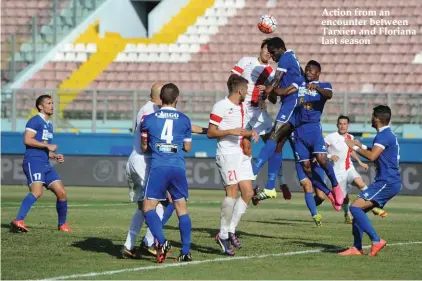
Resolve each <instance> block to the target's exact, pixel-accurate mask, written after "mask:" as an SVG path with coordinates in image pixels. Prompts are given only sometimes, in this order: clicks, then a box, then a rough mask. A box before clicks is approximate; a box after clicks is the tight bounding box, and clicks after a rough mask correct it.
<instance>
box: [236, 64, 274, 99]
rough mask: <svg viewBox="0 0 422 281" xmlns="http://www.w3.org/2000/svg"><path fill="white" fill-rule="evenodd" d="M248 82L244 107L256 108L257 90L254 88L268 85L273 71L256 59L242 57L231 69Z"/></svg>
mask: <svg viewBox="0 0 422 281" xmlns="http://www.w3.org/2000/svg"><path fill="white" fill-rule="evenodd" d="M232 72H233V73H235V74H238V75H240V76H242V77H243V78H245V79H246V80H248V81H249V83H248V95H247V96H246V99H245V105H246V106H258V100H259V90H258V88H257V87H256V86H258V85H264V84H266V83H270V82H271V81H272V80H273V79H274V75H275V70H274V69H273V68H272V67H271V65H269V64H261V63H260V62H259V60H258V58H254V57H244V58H242V59H241V60H240V61H239V62H238V63H237V64H236V65H235V66H234V67H233V69H232Z"/></svg>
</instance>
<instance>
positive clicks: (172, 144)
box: [141, 107, 192, 169]
mask: <svg viewBox="0 0 422 281" xmlns="http://www.w3.org/2000/svg"><path fill="white" fill-rule="evenodd" d="M141 132H142V134H143V137H145V134H147V137H148V144H149V147H150V148H151V150H152V160H151V169H152V168H154V167H163V166H169V167H179V168H182V169H185V159H184V156H183V153H184V152H183V143H184V142H185V141H191V140H192V139H191V134H192V127H191V123H190V119H189V117H187V116H186V115H185V114H183V113H182V112H180V111H177V110H176V109H175V108H172V107H162V108H161V110H159V111H157V112H155V113H153V114H150V115H148V116H147V117H145V119H144V121H142V126H141Z"/></svg>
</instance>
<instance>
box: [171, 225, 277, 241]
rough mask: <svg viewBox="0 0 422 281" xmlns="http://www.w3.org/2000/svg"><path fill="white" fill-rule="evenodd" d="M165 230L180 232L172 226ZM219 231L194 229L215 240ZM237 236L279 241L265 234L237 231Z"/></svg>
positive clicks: (193, 229)
mask: <svg viewBox="0 0 422 281" xmlns="http://www.w3.org/2000/svg"><path fill="white" fill-rule="evenodd" d="M164 229H171V230H179V228H178V227H175V226H171V225H166V226H164ZM219 231H220V230H219V229H216V228H205V227H196V228H195V227H192V232H200V233H207V234H208V235H209V237H211V238H214V237H215V236H216V235H217V233H218V232H219ZM236 235H237V236H238V237H247V236H250V237H258V238H268V239H277V238H279V237H274V236H269V235H264V234H254V233H248V232H243V231H238V230H236Z"/></svg>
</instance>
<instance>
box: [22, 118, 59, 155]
mask: <svg viewBox="0 0 422 281" xmlns="http://www.w3.org/2000/svg"><path fill="white" fill-rule="evenodd" d="M30 125H31V124H30V123H28V125H27V127H26V129H25V133H24V135H23V143H24V144H25V145H27V146H30V147H35V148H47V149H48V150H49V151H53V152H54V151H56V150H57V148H58V147H57V145H55V144H48V143H43V142H40V141H37V140H36V139H35V136H36V135H37V131H36V130H35V129H33V128H31V127H29V126H30Z"/></svg>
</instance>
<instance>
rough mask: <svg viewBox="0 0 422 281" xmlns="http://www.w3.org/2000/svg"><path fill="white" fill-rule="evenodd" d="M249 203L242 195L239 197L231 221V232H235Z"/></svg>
mask: <svg viewBox="0 0 422 281" xmlns="http://www.w3.org/2000/svg"><path fill="white" fill-rule="evenodd" d="M247 208H248V205H247V204H246V203H245V201H243V199H242V197H239V198H238V199H237V200H236V204H235V205H234V208H233V215H232V220H231V222H230V227H229V232H231V233H235V232H236V226H237V225H238V224H239V221H240V219H241V218H242V216H243V214H244V213H245V212H246V209H247Z"/></svg>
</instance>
